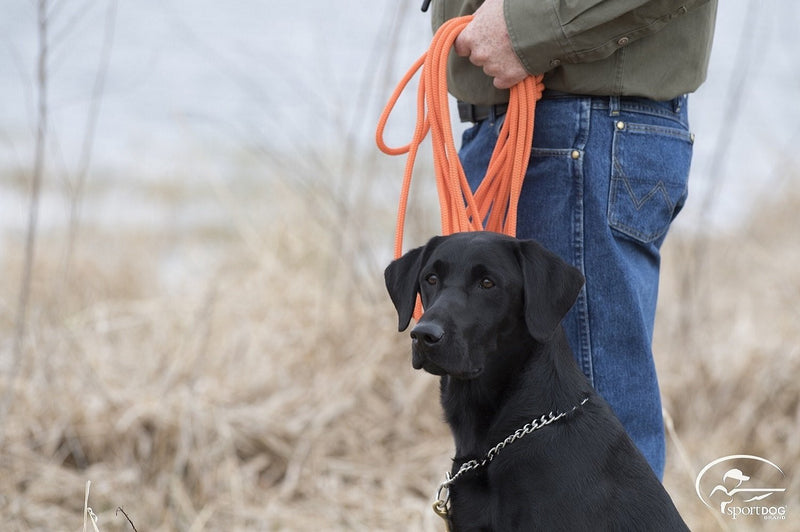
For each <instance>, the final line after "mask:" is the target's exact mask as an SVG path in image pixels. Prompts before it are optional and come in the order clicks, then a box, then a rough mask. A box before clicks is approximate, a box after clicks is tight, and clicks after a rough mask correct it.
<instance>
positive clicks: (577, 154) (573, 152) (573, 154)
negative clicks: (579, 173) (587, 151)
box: [570, 150, 581, 159]
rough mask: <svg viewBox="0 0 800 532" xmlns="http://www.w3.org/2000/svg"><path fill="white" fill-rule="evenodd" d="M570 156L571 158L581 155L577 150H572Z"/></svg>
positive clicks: (577, 157)
mask: <svg viewBox="0 0 800 532" xmlns="http://www.w3.org/2000/svg"><path fill="white" fill-rule="evenodd" d="M570 156H571V157H572V158H573V159H579V158H580V156H581V152H579V151H578V150H572V153H570Z"/></svg>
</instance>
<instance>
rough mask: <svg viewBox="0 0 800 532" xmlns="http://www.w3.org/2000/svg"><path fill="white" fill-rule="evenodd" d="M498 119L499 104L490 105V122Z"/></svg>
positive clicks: (492, 122)
mask: <svg viewBox="0 0 800 532" xmlns="http://www.w3.org/2000/svg"><path fill="white" fill-rule="evenodd" d="M496 121H497V106H496V105H490V106H489V123H490V124H494V123H495V122H496Z"/></svg>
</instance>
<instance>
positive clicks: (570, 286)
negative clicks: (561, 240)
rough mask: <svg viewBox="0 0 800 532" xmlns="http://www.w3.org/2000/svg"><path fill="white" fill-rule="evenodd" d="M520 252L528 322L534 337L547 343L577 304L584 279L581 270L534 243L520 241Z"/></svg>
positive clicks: (531, 241) (526, 319)
mask: <svg viewBox="0 0 800 532" xmlns="http://www.w3.org/2000/svg"><path fill="white" fill-rule="evenodd" d="M519 250H520V253H519V255H520V265H521V267H522V276H523V280H524V283H525V321H526V324H527V325H528V331H530V333H531V336H533V337H534V338H535V339H536V340H538V341H540V342H545V341H547V340H549V339H550V338H551V337H552V336H553V333H554V332H555V330H556V328H557V327H558V325H559V324H560V323H561V320H563V319H564V316H566V315H567V312H569V309H570V308H572V305H574V304H575V300H576V299H577V298H578V294H579V293H580V291H581V288H582V287H583V283H584V278H583V275H582V274H581V272H580V271H579V270H578V269H577V268H573V267H572V266H570V265H569V264H567V263H566V262H564V261H563V260H562V259H561V258H560V257H559V256H558V255H556V254H554V253H552V252H550V251H548V250H546V249H545V248H544V247H542V246H541V245H540V244H539V243H537V242H534V241H533V240H521V241H519Z"/></svg>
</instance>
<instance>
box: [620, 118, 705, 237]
mask: <svg viewBox="0 0 800 532" xmlns="http://www.w3.org/2000/svg"><path fill="white" fill-rule="evenodd" d="M614 127H615V129H614V140H613V148H612V152H613V153H612V163H611V165H612V168H611V185H610V190H609V201H608V223H609V225H610V226H611V227H612V228H614V229H615V230H617V231H619V232H620V233H622V234H624V235H626V236H628V237H630V238H633V239H635V240H638V241H639V242H643V243H649V242H653V241H655V240H657V239H659V238H661V237H663V236H664V235H665V234H666V232H667V230H668V229H669V225H670V223H671V222H672V220H673V219H674V218H675V216H676V215H677V214H678V212H679V211H680V210H681V208H682V207H683V204H684V202H685V201H686V195H687V180H688V176H689V166H690V164H691V159H692V136H691V134H690V133H689V132H688V131H686V130H685V129H678V128H674V127H668V126H663V125H652V124H636V123H628V122H624V121H619V122H616V123H615V126H614Z"/></svg>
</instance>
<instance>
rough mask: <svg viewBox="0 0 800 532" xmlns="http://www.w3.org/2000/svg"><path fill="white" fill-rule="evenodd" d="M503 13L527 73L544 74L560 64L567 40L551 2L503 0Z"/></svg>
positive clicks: (510, 35)
mask: <svg viewBox="0 0 800 532" xmlns="http://www.w3.org/2000/svg"><path fill="white" fill-rule="evenodd" d="M503 13H504V15H505V19H506V26H507V27H508V36H509V38H510V39H511V45H512V47H513V48H514V51H515V52H516V53H517V57H519V59H520V61H521V62H522V66H523V67H525V70H527V71H528V72H529V73H530V74H533V75H536V74H543V73H545V72H547V71H548V70H552V69H553V68H556V67H558V66H560V65H561V62H562V57H563V56H564V55H565V50H568V49H569V42H568V40H567V38H566V36H565V35H564V34H563V33H562V31H561V21H560V20H559V18H558V13H557V12H556V9H555V7H554V5H553V3H552V2H524V1H514V0H505V1H504V2H503Z"/></svg>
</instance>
